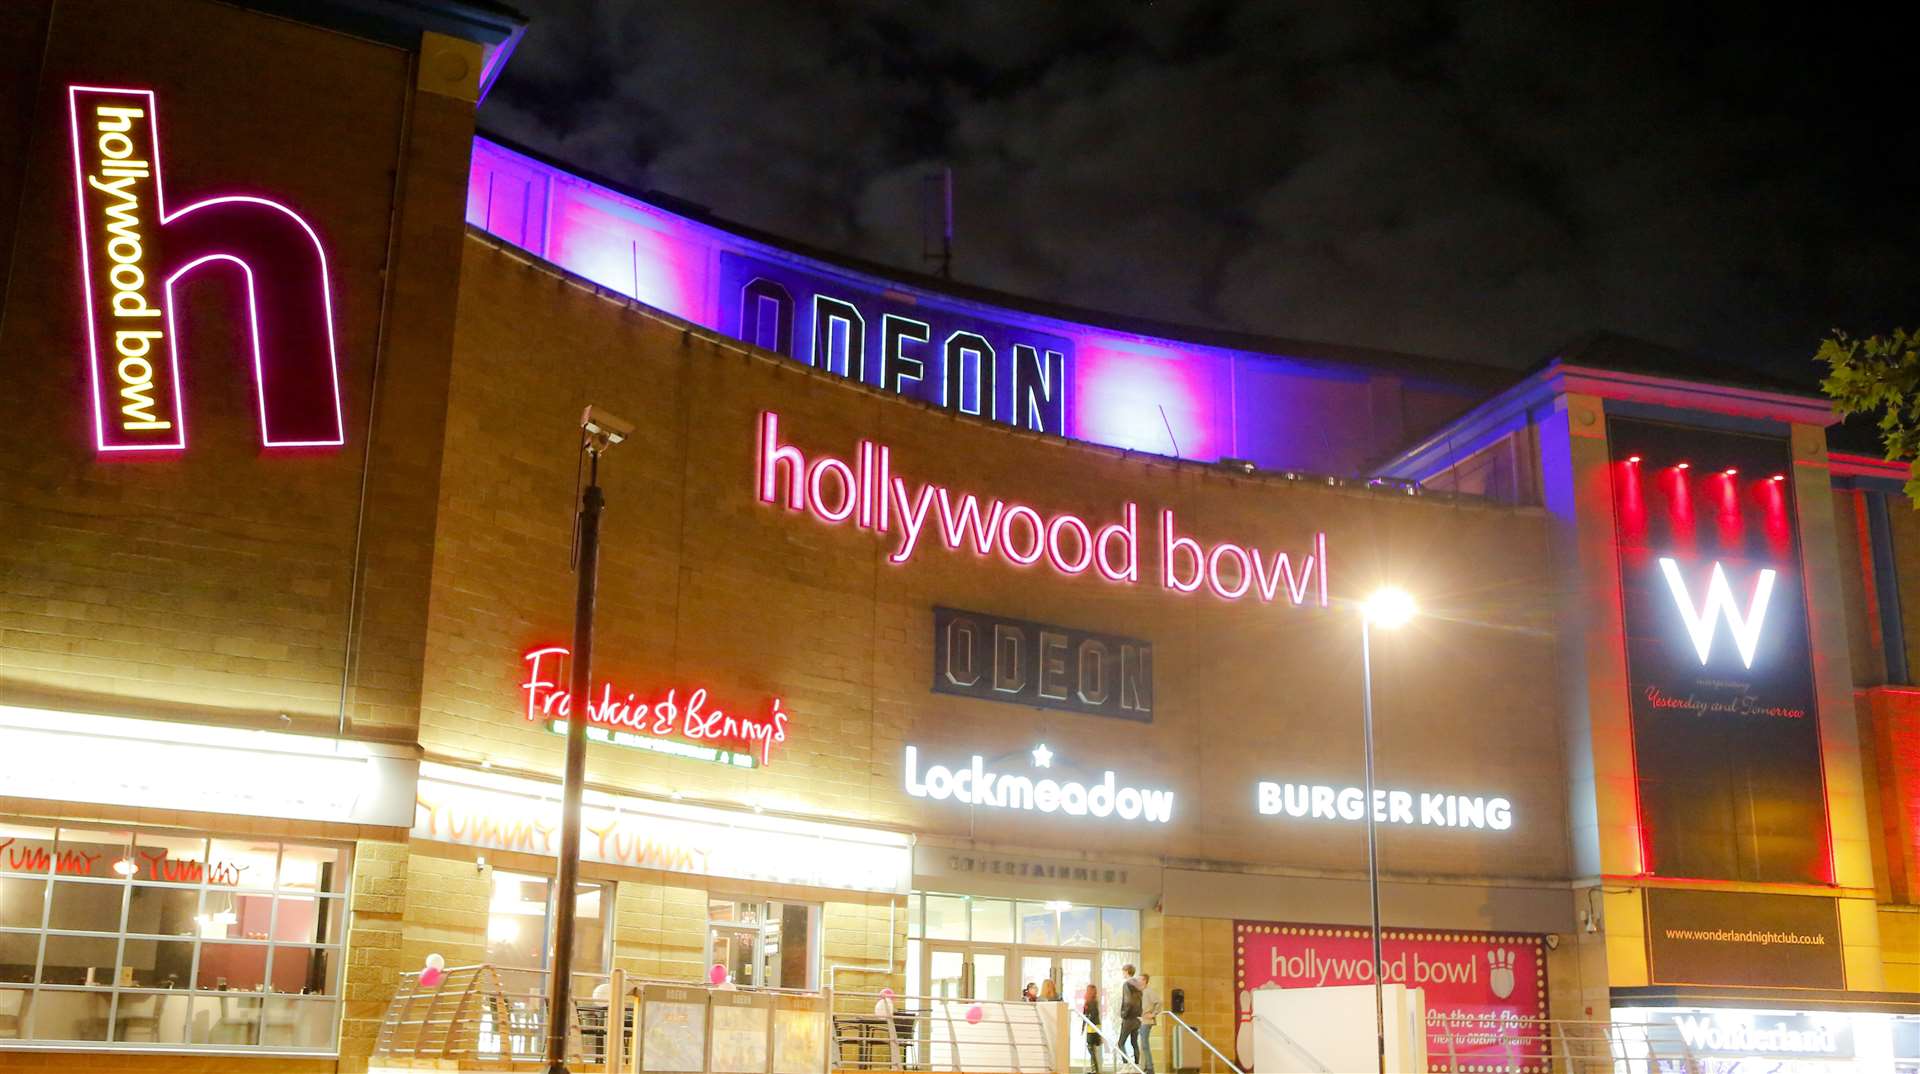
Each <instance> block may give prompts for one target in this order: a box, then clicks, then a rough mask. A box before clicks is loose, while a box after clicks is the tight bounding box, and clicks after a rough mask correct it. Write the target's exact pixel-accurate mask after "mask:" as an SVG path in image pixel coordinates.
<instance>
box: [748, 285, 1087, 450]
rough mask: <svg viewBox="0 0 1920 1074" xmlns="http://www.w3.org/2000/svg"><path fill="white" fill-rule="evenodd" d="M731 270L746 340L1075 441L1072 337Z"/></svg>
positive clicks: (900, 298) (889, 297)
mask: <svg viewBox="0 0 1920 1074" xmlns="http://www.w3.org/2000/svg"><path fill="white" fill-rule="evenodd" d="M728 263H729V264H731V265H732V266H733V268H732V271H733V272H735V273H737V275H735V276H734V277H733V279H734V280H735V281H736V282H735V284H734V286H735V287H736V288H737V291H734V292H733V293H736V294H738V295H739V306H738V309H737V310H734V311H731V312H730V314H728V315H726V319H725V321H724V323H725V324H726V325H727V327H728V328H729V329H730V330H732V331H734V332H735V333H736V334H737V335H738V336H739V338H740V339H741V340H742V341H744V342H746V343H750V344H752V345H754V346H756V347H760V348H762V349H765V350H770V351H773V352H774V353H776V354H781V355H784V356H786V357H789V358H795V359H798V360H800V361H803V362H805V363H806V364H808V365H810V366H812V367H814V368H815V369H819V370H822V371H824V372H828V373H833V374H835V375H837V376H842V377H846V378H848V379H849V380H857V381H860V382H861V383H863V384H870V385H872V386H874V387H876V388H883V389H885V390H887V391H890V392H893V393H895V394H898V395H905V396H909V397H912V398H915V399H919V400H921V401H923V402H926V403H930V404H933V405H935V406H939V407H942V408H945V409H948V410H957V411H960V412H961V413H965V414H972V415H976V416H979V417H983V418H987V419H990V420H993V421H1001V422H1006V423H1007V424H1010V425H1014V426H1017V427H1019V428H1022V429H1029V430H1032V431H1035V432H1043V433H1050V434H1053V435H1056V436H1065V435H1067V380H1068V376H1069V372H1070V371H1069V369H1068V366H1069V365H1070V364H1071V362H1072V344H1071V343H1070V342H1069V341H1068V340H1067V339H1065V338H1063V337H1060V336H1056V335H1051V334H1048V333H1046V332H1043V331H1032V330H1028V329H1025V328H1022V327H1018V326H1014V325H1008V324H1003V323H997V322H995V321H993V320H991V319H987V318H982V317H979V316H975V315H973V314H971V313H970V312H967V313H963V312H959V311H956V310H952V309H947V308H943V307H942V306H941V305H936V304H933V303H929V302H925V301H924V300H922V299H921V298H919V297H917V296H913V295H908V294H906V293H904V292H897V291H893V290H888V291H885V292H884V293H880V294H863V293H860V292H859V290H858V289H857V288H843V287H841V286H840V285H839V284H837V283H836V282H835V281H831V280H826V279H821V280H818V281H816V280H815V279H814V277H812V276H811V275H810V274H804V273H799V272H795V271H792V270H788V269H785V268H784V267H782V266H778V265H774V264H771V263H766V262H760V261H747V260H745V259H738V260H729V261H728ZM828 288H832V290H831V291H829V290H828ZM900 306H906V307H909V308H911V309H912V310H913V313H912V314H908V313H904V312H898V309H899V307H900Z"/></svg>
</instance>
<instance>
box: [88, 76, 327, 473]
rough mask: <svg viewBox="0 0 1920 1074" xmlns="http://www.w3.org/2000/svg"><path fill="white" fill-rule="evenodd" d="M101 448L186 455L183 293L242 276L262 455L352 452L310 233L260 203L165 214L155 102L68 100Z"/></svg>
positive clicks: (119, 95)
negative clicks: (211, 274)
mask: <svg viewBox="0 0 1920 1074" xmlns="http://www.w3.org/2000/svg"><path fill="white" fill-rule="evenodd" d="M67 107H68V115H69V119H70V121H71V130H72V136H73V185H74V198H75V201H76V204H77V206H78V209H79V221H78V224H79V238H80V277H81V294H82V296H83V298H84V300H85V311H86V322H87V347H88V355H87V372H88V379H89V383H90V385H91V387H92V394H93V428H94V446H95V447H96V448H98V449H99V450H100V451H102V452H130V451H181V450H184V449H185V448H186V446H187V430H186V411H185V406H184V396H185V390H184V389H185V385H184V383H183V381H182V380H181V376H180V358H181V356H180V335H179V332H180V323H179V322H180V317H179V311H178V308H177V295H178V289H179V285H180V283H181V281H182V280H183V279H185V278H186V277H188V276H190V275H194V274H197V273H199V272H201V271H203V270H210V269H213V268H218V267H221V266H232V267H234V268H237V269H238V270H239V272H240V275H241V278H242V282H243V283H244V284H245V289H246V313H247V317H246V325H247V333H248V337H249V343H250V346H251V355H252V362H253V379H254V391H255V396H256V398H257V400H258V404H259V414H260V442H261V444H262V446H264V447H268V448H297V447H330V446H336V445H339V444H341V443H343V442H344V441H345V434H344V429H345V424H344V420H343V418H342V416H341V409H340V370H339V362H338V360H337V358H336V354H335V350H334V338H333V295H332V291H331V290H330V286H329V284H328V279H327V255H326V251H325V249H323V248H322V246H321V244H320V237H319V235H318V234H317V233H315V231H314V229H313V227H312V225H310V224H308V223H307V222H306V220H304V219H302V218H301V216H300V215H299V214H298V213H296V212H294V211H293V210H292V209H289V208H287V207H286V206H285V205H282V204H280V203H279V202H277V201H272V200H270V199H267V198H262V197H256V196H254V195H250V194H229V195H224V196H220V197H212V198H205V199H202V200H200V201H196V202H193V203H191V204H189V205H183V206H180V207H179V208H175V209H171V210H169V209H168V207H167V202H166V194H165V190H164V188H163V187H162V185H161V180H160V135H159V125H158V121H157V119H156V116H155V97H154V93H153V91H152V90H136V89H117V88H112V87H105V86H69V87H67Z"/></svg>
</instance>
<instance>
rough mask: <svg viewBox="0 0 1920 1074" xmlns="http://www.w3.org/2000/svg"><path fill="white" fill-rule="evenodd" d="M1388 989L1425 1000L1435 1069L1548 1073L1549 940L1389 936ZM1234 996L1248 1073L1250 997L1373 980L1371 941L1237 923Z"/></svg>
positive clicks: (1359, 935)
mask: <svg viewBox="0 0 1920 1074" xmlns="http://www.w3.org/2000/svg"><path fill="white" fill-rule="evenodd" d="M1381 941H1382V942H1381V955H1382V963H1383V965H1384V966H1385V970H1386V972H1385V974H1384V977H1385V980H1386V982H1387V983H1388V984H1404V985H1406V986H1407V987H1409V988H1419V989H1422V990H1424V991H1425V993H1426V1003H1427V1064H1428V1067H1429V1068H1430V1069H1431V1070H1434V1071H1465V1070H1476V1069H1488V1070H1492V1069H1498V1070H1503V1071H1514V1072H1531V1071H1540V1072H1544V1071H1546V1070H1547V1069H1548V1064H1549V1061H1550V1060H1549V1057H1550V1054H1551V1053H1550V1050H1549V1048H1550V1044H1549V1041H1548V1039H1547V1037H1546V1035H1545V1034H1544V1033H1543V1032H1542V1026H1543V1023H1544V1020H1545V1019H1546V1017H1547V951H1546V942H1545V937H1542V936H1536V935H1523V934H1502V933H1488V932H1451V931H1449V932H1426V931H1421V930H1417V929H1386V930H1383V935H1382V937H1381ZM1233 946H1234V989H1235V991H1236V993H1237V994H1238V996H1239V1003H1240V1027H1239V1033H1238V1035H1237V1036H1236V1038H1235V1045H1236V1047H1237V1048H1238V1049H1239V1062H1240V1066H1241V1068H1242V1069H1244V1070H1252V1069H1253V993H1254V992H1256V991H1258V990H1260V989H1263V988H1318V987H1323V986H1327V985H1356V984H1368V983H1370V982H1371V981H1372V980H1373V940H1372V934H1371V933H1370V932H1369V931H1368V930H1367V929H1364V928H1354V927H1351V926H1346V925H1302V924H1289V923H1283V922H1272V921H1236V922H1234V926H1233Z"/></svg>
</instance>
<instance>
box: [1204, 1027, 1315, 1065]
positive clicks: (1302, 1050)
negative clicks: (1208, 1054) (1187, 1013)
mask: <svg viewBox="0 0 1920 1074" xmlns="http://www.w3.org/2000/svg"><path fill="white" fill-rule="evenodd" d="M1253 1021H1254V1023H1255V1024H1256V1025H1263V1026H1265V1027H1266V1028H1267V1029H1268V1031H1270V1032H1271V1033H1273V1034H1274V1035H1275V1036H1277V1037H1279V1038H1280V1042H1281V1043H1282V1044H1285V1045H1286V1046H1287V1047H1289V1048H1292V1049H1293V1050H1294V1051H1295V1052H1296V1053H1298V1054H1299V1056H1300V1058H1301V1059H1302V1060H1304V1061H1306V1062H1308V1063H1311V1064H1312V1065H1313V1069H1314V1070H1316V1071H1318V1072H1319V1074H1332V1071H1331V1069H1330V1068H1329V1067H1328V1066H1327V1064H1325V1063H1323V1062H1321V1061H1320V1057H1319V1056H1317V1055H1315V1054H1313V1052H1312V1051H1310V1050H1308V1048H1307V1046H1306V1045H1304V1044H1302V1043H1300V1042H1299V1041H1297V1040H1294V1039H1293V1036H1292V1034H1290V1033H1288V1032H1287V1031H1286V1030H1284V1029H1281V1028H1280V1026H1279V1024H1278V1023H1276V1022H1274V1020H1273V1019H1271V1018H1268V1017H1266V1016H1264V1015H1259V1014H1256V1015H1254V1016H1253ZM1201 1039H1202V1040H1204V1039H1206V1038H1204V1037H1202V1038H1201ZM1215 1054H1218V1053H1215Z"/></svg>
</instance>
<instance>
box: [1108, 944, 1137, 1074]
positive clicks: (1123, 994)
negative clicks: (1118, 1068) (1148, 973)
mask: <svg viewBox="0 0 1920 1074" xmlns="http://www.w3.org/2000/svg"><path fill="white" fill-rule="evenodd" d="M1120 972H1121V973H1123V974H1125V975H1126V980H1125V981H1124V982H1123V983H1122V984H1121V986H1120V1041H1119V1043H1117V1044H1115V1045H1114V1050H1115V1052H1117V1053H1118V1054H1120V1055H1127V1054H1128V1053H1129V1052H1131V1053H1132V1054H1131V1056H1129V1058H1131V1059H1132V1060H1133V1062H1134V1064H1135V1065H1136V1066H1137V1065H1139V1063H1140V1045H1139V1041H1137V1040H1136V1039H1135V1034H1137V1033H1138V1032H1139V1030H1140V1010H1141V993H1140V982H1139V980H1138V979H1137V978H1136V977H1135V976H1134V974H1135V973H1136V972H1138V971H1136V970H1135V969H1134V968H1133V967H1132V966H1122V967H1120Z"/></svg>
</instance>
